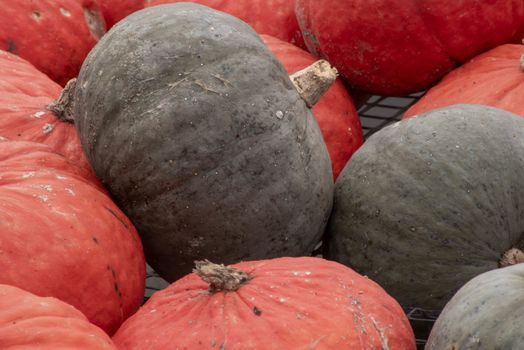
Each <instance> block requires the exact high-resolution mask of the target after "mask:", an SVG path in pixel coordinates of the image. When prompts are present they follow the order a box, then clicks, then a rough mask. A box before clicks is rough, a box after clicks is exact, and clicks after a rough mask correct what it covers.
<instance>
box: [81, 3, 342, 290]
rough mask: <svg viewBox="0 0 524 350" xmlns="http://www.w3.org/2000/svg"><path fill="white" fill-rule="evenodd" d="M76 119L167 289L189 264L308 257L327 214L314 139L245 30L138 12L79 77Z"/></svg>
mask: <svg viewBox="0 0 524 350" xmlns="http://www.w3.org/2000/svg"><path fill="white" fill-rule="evenodd" d="M74 114H75V116H76V120H75V123H76V126H77V129H78V131H79V135H80V138H81V142H82V145H83V147H84V149H85V151H86V153H87V155H88V159H89V161H90V163H91V164H92V166H93V168H94V170H95V171H96V173H97V175H98V176H99V177H100V178H101V179H102V181H103V182H104V184H106V185H107V187H108V188H109V190H110V192H111V193H112V195H113V196H114V197H115V199H116V201H117V203H118V204H119V205H120V206H121V208H122V209H123V210H124V211H125V212H126V213H127V214H128V215H129V217H130V218H131V220H132V221H133V222H134V224H135V225H136V226H137V228H138V231H139V232H140V234H141V237H142V239H143V243H144V248H145V252H146V257H147V260H148V262H149V263H150V264H151V265H152V266H153V268H155V269H156V270H157V271H158V272H159V273H160V274H161V275H162V276H163V277H164V278H166V279H168V280H174V279H176V278H178V277H180V276H182V275H184V274H186V273H188V272H190V271H191V268H192V266H193V261H194V260H201V259H203V258H208V259H211V260H214V261H217V262H220V263H233V262H237V261H241V260H252V259H265V258H270V257H276V256H283V255H285V256H298V255H307V254H310V253H311V251H312V250H313V248H314V246H315V245H316V244H317V242H318V241H319V239H320V236H321V234H322V233H323V231H324V228H325V225H326V223H327V219H328V216H329V213H330V210H331V204H332V196H333V180H332V174H331V169H330V166H331V165H330V160H329V156H328V153H327V150H326V146H325V144H324V142H323V139H322V135H321V133H320V130H319V127H318V125H317V123H316V121H315V119H314V117H313V115H312V114H311V112H310V111H309V109H308V107H307V106H306V103H305V102H304V101H303V100H302V99H301V97H300V96H299V94H298V93H297V91H296V89H295V87H294V85H293V84H292V82H291V80H290V79H289V77H288V75H287V74H286V72H285V70H284V68H283V67H282V66H281V65H280V63H279V62H278V61H277V59H276V58H275V57H274V56H273V55H272V54H271V53H270V51H269V50H268V49H267V48H266V47H265V45H264V43H263V42H262V41H261V40H260V38H259V37H258V35H257V34H256V33H255V32H254V31H253V30H252V29H251V28H250V27H249V26H248V25H247V24H245V23H244V22H241V21H240V20H238V19H236V18H234V17H232V16H229V15H226V14H224V13H221V12H217V11H214V10H211V9H209V8H207V7H203V6H200V5H196V4H189V3H183V4H171V5H162V6H158V7H152V8H148V9H146V10H142V11H139V12H136V13H135V14H133V15H131V16H129V17H127V18H126V19H125V20H123V21H121V22H120V23H119V24H117V25H116V26H115V27H114V28H113V29H112V30H111V31H109V32H108V33H107V34H106V35H105V36H104V37H103V38H102V39H101V40H100V42H99V43H98V45H97V46H96V47H95V48H94V49H93V51H92V52H91V53H90V54H89V56H88V57H87V59H86V61H85V63H84V65H83V67H82V69H81V72H80V75H79V77H78V81H77V86H76V93H75V99H74Z"/></svg>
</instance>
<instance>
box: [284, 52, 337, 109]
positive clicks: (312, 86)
mask: <svg viewBox="0 0 524 350" xmlns="http://www.w3.org/2000/svg"><path fill="white" fill-rule="evenodd" d="M337 76H338V71H337V69H336V68H335V67H333V66H331V64H330V63H329V62H328V61H326V60H318V61H316V62H315V63H313V64H312V65H310V66H308V67H306V68H304V69H302V70H299V71H298V72H296V73H294V74H291V75H290V76H289V78H290V79H291V81H292V82H293V84H294V85H295V88H296V89H297V91H298V93H299V95H300V97H302V99H303V100H304V101H305V102H306V105H307V106H308V107H309V108H312V107H313V106H314V105H315V104H316V103H317V102H318V100H320V98H321V97H322V95H324V93H325V92H326V91H327V90H328V89H329V87H330V86H331V84H333V82H334V81H335V80H336V79H337Z"/></svg>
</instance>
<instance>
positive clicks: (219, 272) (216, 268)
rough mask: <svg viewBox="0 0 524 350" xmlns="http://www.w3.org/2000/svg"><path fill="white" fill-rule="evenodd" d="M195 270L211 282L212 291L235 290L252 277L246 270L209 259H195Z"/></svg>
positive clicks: (210, 289) (210, 288) (205, 280)
mask: <svg viewBox="0 0 524 350" xmlns="http://www.w3.org/2000/svg"><path fill="white" fill-rule="evenodd" d="M193 272H194V273H196V274H197V275H198V276H199V277H200V278H202V280H204V282H206V283H209V291H210V292H211V293H214V292H218V291H225V292H233V291H235V290H238V289H239V288H240V287H241V286H242V285H243V284H245V283H246V282H248V281H249V280H250V279H251V278H250V277H249V275H248V274H247V273H245V272H244V271H241V270H239V269H235V268H233V267H228V266H224V265H223V264H220V265H219V264H213V263H212V262H210V261H209V260H203V261H195V268H194V269H193Z"/></svg>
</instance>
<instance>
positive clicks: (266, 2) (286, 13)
mask: <svg viewBox="0 0 524 350" xmlns="http://www.w3.org/2000/svg"><path fill="white" fill-rule="evenodd" d="M145 1H146V7H150V6H156V5H160V4H170V3H175V2H184V0H145ZM186 2H187V1H186ZM191 2H194V3H197V4H200V5H204V6H208V7H211V8H214V9H215V10H219V11H222V12H227V13H229V14H231V15H233V16H235V17H238V18H240V19H241V20H243V21H244V22H246V23H248V24H249V25H250V26H252V27H253V29H255V30H256V31H257V32H258V33H260V34H269V35H271V36H274V37H276V38H279V39H281V40H284V41H287V42H289V43H292V44H294V45H297V46H299V47H302V48H305V47H306V45H305V43H304V39H303V38H302V33H301V32H300V29H299V27H298V22H297V17H296V16H295V0H192V1H191Z"/></svg>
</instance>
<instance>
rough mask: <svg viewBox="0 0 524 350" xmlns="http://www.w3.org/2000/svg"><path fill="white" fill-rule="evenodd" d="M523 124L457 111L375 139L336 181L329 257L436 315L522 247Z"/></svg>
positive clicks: (480, 109)
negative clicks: (468, 285) (475, 279)
mask: <svg viewBox="0 0 524 350" xmlns="http://www.w3.org/2000/svg"><path fill="white" fill-rule="evenodd" d="M523 181H524V119H523V118H521V117H519V116H517V115H515V114H512V113H509V112H506V111H503V110H500V109H496V108H493V107H487V106H480V105H455V106H450V107H447V108H443V109H438V110H434V111H431V112H428V113H427V114H425V115H421V116H419V117H418V118H411V119H406V120H403V121H401V122H399V123H397V124H394V125H392V126H389V127H386V128H384V129H382V130H380V131H379V132H377V133H376V134H374V135H373V136H371V137H370V138H369V139H368V140H367V141H366V142H365V143H364V145H363V146H362V147H361V148H360V149H359V150H358V151H357V152H356V153H355V154H354V156H353V158H352V159H351V160H350V161H349V163H348V165H347V166H346V168H345V169H344V170H343V171H342V174H341V175H340V176H339V178H338V180H337V184H336V191H335V205H334V209H333V215H332V217H331V220H330V224H329V228H328V233H327V239H326V247H327V249H326V252H325V254H326V255H325V256H326V257H328V258H331V259H335V260H337V261H340V262H342V263H344V264H346V265H348V266H351V267H353V268H355V269H356V271H358V272H360V273H362V274H365V275H367V276H369V277H370V278H372V279H373V280H375V281H377V283H379V284H380V285H381V286H382V287H384V289H385V290H386V291H388V293H390V294H391V295H392V296H393V297H394V298H396V299H397V300H398V301H399V302H400V304H401V305H402V306H404V307H406V308H411V307H418V308H422V309H426V310H437V311H438V310H441V309H442V307H444V305H445V304H446V302H447V301H448V300H449V299H450V298H451V297H452V296H453V294H454V293H455V292H456V291H457V290H458V289H459V288H460V287H461V286H462V285H463V284H465V283H466V282H467V281H469V280H470V279H471V278H473V277H474V276H476V275H478V274H480V273H483V272H485V271H488V270H492V269H496V268H497V267H498V266H499V263H500V261H501V258H502V256H503V254H505V252H507V251H509V250H510V249H511V248H519V249H521V248H523V242H524V237H523V234H524V186H523Z"/></svg>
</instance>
